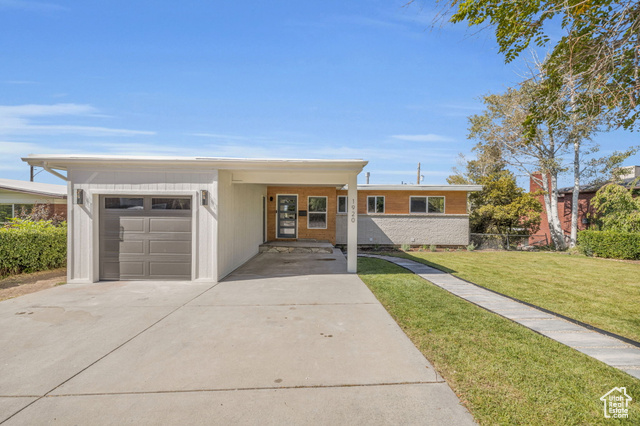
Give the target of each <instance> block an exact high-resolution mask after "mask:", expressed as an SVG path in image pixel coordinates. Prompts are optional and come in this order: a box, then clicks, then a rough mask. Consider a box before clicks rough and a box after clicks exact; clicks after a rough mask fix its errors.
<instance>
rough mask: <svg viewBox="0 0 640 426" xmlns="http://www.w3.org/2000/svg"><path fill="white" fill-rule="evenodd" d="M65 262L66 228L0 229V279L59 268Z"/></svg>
mask: <svg viewBox="0 0 640 426" xmlns="http://www.w3.org/2000/svg"><path fill="white" fill-rule="evenodd" d="M66 262H67V227H66V226H61V227H47V228H42V229H18V228H1V229H0V276H4V275H8V274H17V273H21V272H27V273H28V272H35V271H43V270H46V269H53V268H61V267H63V266H65V264H66Z"/></svg>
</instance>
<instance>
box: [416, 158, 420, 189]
mask: <svg viewBox="0 0 640 426" xmlns="http://www.w3.org/2000/svg"><path fill="white" fill-rule="evenodd" d="M416 185H420V163H418V179H417V180H416Z"/></svg>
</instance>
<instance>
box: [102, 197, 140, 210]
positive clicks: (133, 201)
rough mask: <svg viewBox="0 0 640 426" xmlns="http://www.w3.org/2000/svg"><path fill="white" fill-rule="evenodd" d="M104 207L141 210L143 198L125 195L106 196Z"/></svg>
mask: <svg viewBox="0 0 640 426" xmlns="http://www.w3.org/2000/svg"><path fill="white" fill-rule="evenodd" d="M104 208H105V209H125V210H142V209H143V208H144V199H143V198H126V197H106V198H105V199H104Z"/></svg>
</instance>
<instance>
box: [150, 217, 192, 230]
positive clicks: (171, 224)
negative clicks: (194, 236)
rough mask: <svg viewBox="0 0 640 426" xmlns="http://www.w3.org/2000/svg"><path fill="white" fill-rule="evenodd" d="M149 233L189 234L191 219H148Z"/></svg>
mask: <svg viewBox="0 0 640 426" xmlns="http://www.w3.org/2000/svg"><path fill="white" fill-rule="evenodd" d="M149 232H151V233H153V232H162V233H165V232H188V233H191V218H166V219H165V218H155V217H152V218H150V219H149Z"/></svg>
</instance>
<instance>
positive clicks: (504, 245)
mask: <svg viewBox="0 0 640 426" xmlns="http://www.w3.org/2000/svg"><path fill="white" fill-rule="evenodd" d="M529 238H530V236H529V235H508V234H471V242H472V243H473V244H474V245H475V246H476V248H477V249H493V250H517V249H518V248H522V247H528V246H530V245H531V244H529ZM546 244H547V242H546V237H545V241H536V242H535V243H533V245H546Z"/></svg>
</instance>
